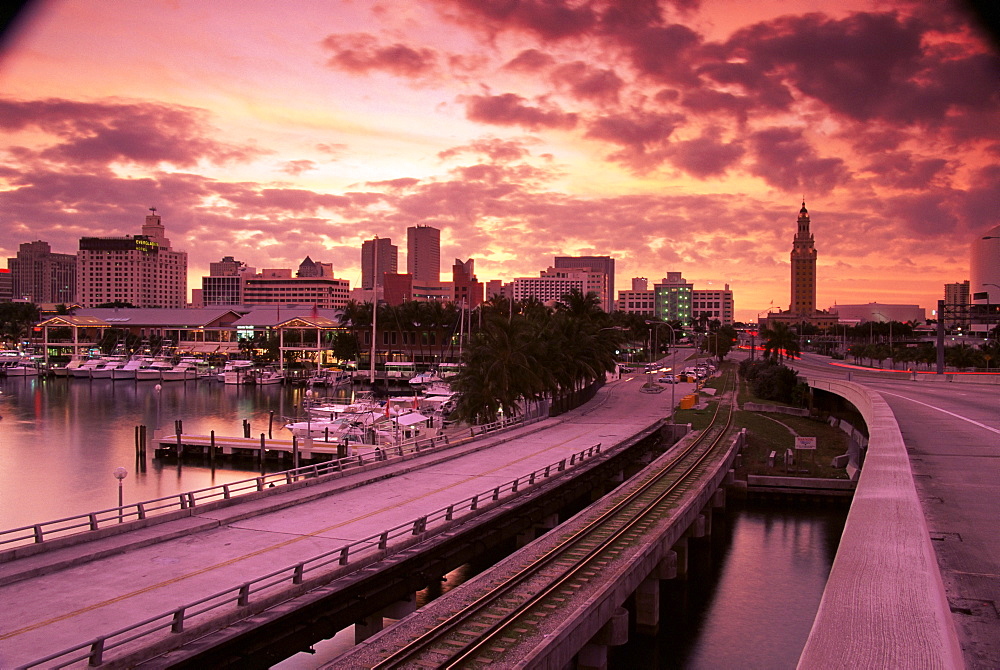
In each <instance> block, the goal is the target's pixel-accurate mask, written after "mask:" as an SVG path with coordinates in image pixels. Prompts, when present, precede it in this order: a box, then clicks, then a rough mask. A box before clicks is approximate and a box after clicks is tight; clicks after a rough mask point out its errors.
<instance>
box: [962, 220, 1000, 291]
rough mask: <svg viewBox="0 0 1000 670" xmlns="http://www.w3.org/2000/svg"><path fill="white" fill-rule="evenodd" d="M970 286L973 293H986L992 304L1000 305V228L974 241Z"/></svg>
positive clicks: (970, 267)
mask: <svg viewBox="0 0 1000 670" xmlns="http://www.w3.org/2000/svg"><path fill="white" fill-rule="evenodd" d="M969 284H970V285H969V290H970V292H971V293H973V294H975V293H982V292H985V293H986V294H987V300H988V302H989V303H990V304H992V305H997V304H1000V226H993V227H992V228H990V229H989V230H987V231H986V232H985V233H984V234H982V235H977V236H976V239H974V240H973V241H972V250H971V258H970V263H969Z"/></svg>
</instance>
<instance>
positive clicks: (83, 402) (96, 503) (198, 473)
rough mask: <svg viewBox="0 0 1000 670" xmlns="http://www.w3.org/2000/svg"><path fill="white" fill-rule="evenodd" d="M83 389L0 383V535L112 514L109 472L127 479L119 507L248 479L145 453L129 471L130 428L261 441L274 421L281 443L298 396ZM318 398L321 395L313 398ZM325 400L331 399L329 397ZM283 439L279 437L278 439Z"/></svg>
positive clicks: (189, 387) (80, 385) (194, 388)
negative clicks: (141, 466) (246, 430)
mask: <svg viewBox="0 0 1000 670" xmlns="http://www.w3.org/2000/svg"><path fill="white" fill-rule="evenodd" d="M155 386H156V384H155V382H138V383H137V382H135V381H116V382H112V381H111V380H104V379H101V380H94V381H89V380H83V379H33V378H10V379H5V380H0V528H3V529H6V528H14V527H17V526H23V525H27V524H31V523H38V522H42V521H51V520H53V519H58V518H62V517H66V516H73V515H75V514H82V513H86V512H90V511H94V510H98V509H107V508H110V507H117V505H118V481H117V480H116V479H115V478H114V477H113V476H112V474H111V473H112V471H113V470H114V469H115V468H116V467H119V466H124V467H126V468H127V469H128V471H129V474H128V476H127V477H126V478H125V480H124V488H123V493H124V495H123V497H124V500H125V502H126V503H129V502H137V501H140V500H150V499H153V498H160V497H163V496H167V495H171V494H174V493H179V492H182V491H190V490H193V489H199V488H205V487H209V486H214V485H216V484H223V483H226V482H231V481H237V480H240V479H247V478H249V477H252V476H253V475H254V473H253V472H251V471H249V470H234V469H232V466H230V465H222V464H218V463H217V467H216V469H215V470H214V471H213V470H212V469H211V468H210V467H207V465H206V466H204V467H203V466H199V465H192V464H188V463H185V464H183V465H179V466H178V465H162V464H160V463H159V462H158V461H156V460H154V459H153V458H152V444H150V445H149V447H148V450H149V451H148V453H149V457H148V459H147V468H146V471H145V472H141V471H139V470H138V469H137V467H136V462H135V426H137V425H140V424H142V425H146V426H147V427H148V428H147V430H148V432H149V437H150V441H151V439H152V434H153V429H154V427H156V426H160V427H161V429H162V430H161V432H162V433H164V434H173V432H174V430H173V428H174V420H175V419H181V420H182V421H183V425H184V432H185V433H192V434H203V435H208V433H209V431H212V430H214V431H215V433H216V435H219V436H224V435H225V436H238V435H242V434H243V420H244V419H249V420H250V423H251V431H252V434H253V435H254V436H258V435H260V433H261V432H264V433H266V432H267V430H268V419H269V416H270V412H271V411H272V410H273V411H274V417H275V418H274V425H273V434H274V437H279V436H281V437H286V438H287V437H288V435H287V431H283V429H282V426H283V424H284V421H283V418H289V417H294V416H295V415H296V412H297V411H298V407H299V404H300V403H301V400H302V394H303V392H304V391H303V389H301V388H290V387H284V386H281V385H273V386H241V385H226V384H221V383H219V382H206V381H198V382H194V381H189V382H166V383H162V384H161V385H160V386H161V390H160V392H159V393H157V392H156V391H155V390H154V387H155ZM321 393H322V392H321ZM330 393H331V394H332V393H333V391H331V392H330ZM283 432H284V433H286V434H285V435H282V434H281V433H283Z"/></svg>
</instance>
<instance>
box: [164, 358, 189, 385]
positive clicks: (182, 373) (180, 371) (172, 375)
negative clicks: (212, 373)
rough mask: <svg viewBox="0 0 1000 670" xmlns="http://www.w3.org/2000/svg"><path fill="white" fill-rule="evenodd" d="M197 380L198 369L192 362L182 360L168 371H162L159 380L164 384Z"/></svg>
mask: <svg viewBox="0 0 1000 670" xmlns="http://www.w3.org/2000/svg"><path fill="white" fill-rule="evenodd" d="M197 378H198V367H197V366H196V365H195V363H194V361H191V360H187V359H182V360H181V361H180V362H179V363H178V364H177V365H175V366H174V367H172V368H170V369H169V370H163V371H162V374H161V379H162V380H163V381H165V382H181V381H183V382H186V381H190V380H193V379H197Z"/></svg>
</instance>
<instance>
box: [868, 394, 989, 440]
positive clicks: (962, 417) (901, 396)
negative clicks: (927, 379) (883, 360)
mask: <svg viewBox="0 0 1000 670" xmlns="http://www.w3.org/2000/svg"><path fill="white" fill-rule="evenodd" d="M875 392H876V393H881V394H884V395H891V396H895V397H896V398H902V399H903V400H909V401H910V402H915V403H917V404H918V405H923V406H924V407H927V408H929V409H933V410H937V411H938V412H941V413H942V414H947V415H948V416H953V417H955V418H956V419H961V420H962V421H967V422H968V423H971V424H972V425H974V426H979V427H980V428H985V429H986V430H988V431H990V432H992V433H996V434H997V435H1000V430H997V429H996V428H992V427H990V426H987V425H986V424H984V423H979V422H978V421H974V420H972V419H969V418H968V417H964V416H962V415H961V414H955V413H954V412H949V411H948V410H946V409H941V408H940V407H935V406H934V405H928V404H927V403H925V402H920V401H919V400H914V399H913V398H908V397H907V396H905V395H900V394H898V393H892V392H890V391H880V390H878V389H875Z"/></svg>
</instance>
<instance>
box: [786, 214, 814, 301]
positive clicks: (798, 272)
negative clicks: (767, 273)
mask: <svg viewBox="0 0 1000 670" xmlns="http://www.w3.org/2000/svg"><path fill="white" fill-rule="evenodd" d="M788 311H789V312H791V313H792V314H793V315H795V316H813V315H814V314H815V313H816V247H815V246H814V244H813V236H812V233H810V232H809V212H808V210H806V203H805V201H804V200H803V201H802V209H800V210H799V220H798V230H796V232H795V238H794V239H793V240H792V300H791V305H790V306H789V308H788Z"/></svg>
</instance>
